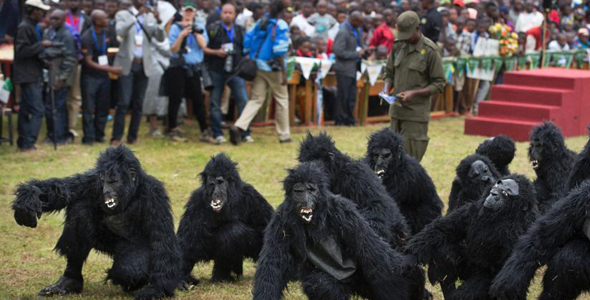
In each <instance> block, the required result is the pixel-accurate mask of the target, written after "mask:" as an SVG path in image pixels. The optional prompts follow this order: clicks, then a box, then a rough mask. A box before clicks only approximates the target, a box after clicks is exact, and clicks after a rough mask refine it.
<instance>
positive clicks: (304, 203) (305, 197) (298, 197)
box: [293, 182, 319, 223]
mask: <svg viewBox="0 0 590 300" xmlns="http://www.w3.org/2000/svg"><path fill="white" fill-rule="evenodd" d="M318 196H319V189H318V186H317V184H314V183H310V182H305V183H304V182H298V183H295V184H294V185H293V200H294V202H295V205H296V207H297V211H298V213H299V217H300V218H301V219H302V220H303V221H304V222H305V223H311V221H312V219H313V210H314V208H315V206H316V203H317V200H318Z"/></svg>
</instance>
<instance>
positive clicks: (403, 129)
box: [384, 11, 445, 161]
mask: <svg viewBox="0 0 590 300" xmlns="http://www.w3.org/2000/svg"><path fill="white" fill-rule="evenodd" d="M397 28H398V36H397V37H396V41H395V44H394V45H393V49H392V50H391V54H390V55H389V59H388V61H387V66H385V76H384V81H385V91H387V93H390V92H391V89H392V88H393V91H394V93H395V95H396V96H397V97H398V101H396V102H395V103H394V104H392V105H391V107H390V108H389V115H390V116H391V130H393V131H394V132H397V133H399V134H400V135H401V136H402V137H403V138H404V149H405V152H406V153H407V154H408V155H410V156H412V157H414V158H416V159H417V160H418V161H420V160H422V157H423V156H424V153H425V152H426V148H427V147H428V121H429V120H430V98H431V96H432V95H436V94H438V93H442V91H443V89H444V86H445V78H444V76H443V69H442V60H441V58H440V49H439V48H438V46H436V44H435V43H433V42H432V41H431V40H429V39H428V38H426V37H425V36H424V35H422V33H421V32H420V19H419V18H418V15H417V14H416V13H415V12H413V11H407V12H404V13H402V14H401V15H400V16H399V17H398V19H397Z"/></svg>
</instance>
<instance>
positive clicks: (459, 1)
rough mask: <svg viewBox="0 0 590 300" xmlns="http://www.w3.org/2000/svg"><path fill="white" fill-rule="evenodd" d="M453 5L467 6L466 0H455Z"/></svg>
mask: <svg viewBox="0 0 590 300" xmlns="http://www.w3.org/2000/svg"><path fill="white" fill-rule="evenodd" d="M453 5H457V6H459V7H465V2H463V0H455V1H453Z"/></svg>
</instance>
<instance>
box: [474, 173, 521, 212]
mask: <svg viewBox="0 0 590 300" xmlns="http://www.w3.org/2000/svg"><path fill="white" fill-rule="evenodd" d="M518 195H519V187H518V183H516V181H514V179H503V180H499V181H498V182H497V183H496V184H495V185H494V186H493V187H492V189H491V190H490V194H489V195H488V197H487V198H486V200H485V202H484V203H483V206H484V207H485V208H487V209H489V210H492V211H498V210H500V209H501V208H503V207H504V206H506V205H508V204H507V201H510V200H511V198H513V197H517V196H518Z"/></svg>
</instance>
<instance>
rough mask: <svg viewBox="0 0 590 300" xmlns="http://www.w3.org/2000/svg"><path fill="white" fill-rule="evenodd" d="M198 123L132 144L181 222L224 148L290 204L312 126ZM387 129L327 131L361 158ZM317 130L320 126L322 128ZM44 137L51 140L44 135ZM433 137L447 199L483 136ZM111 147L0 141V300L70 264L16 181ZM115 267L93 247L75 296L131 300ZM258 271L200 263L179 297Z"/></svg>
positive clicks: (443, 126)
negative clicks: (219, 139) (291, 178)
mask: <svg viewBox="0 0 590 300" xmlns="http://www.w3.org/2000/svg"><path fill="white" fill-rule="evenodd" d="M196 126H197V125H196V124H195V122H192V123H190V124H187V125H185V126H184V129H185V130H186V133H187V136H188V137H189V138H190V142H189V143H183V144H179V143H172V142H170V141H168V140H167V139H148V138H144V136H145V134H146V130H147V125H146V124H142V131H141V135H140V136H141V139H140V141H139V144H137V145H134V146H132V148H133V150H134V151H135V153H136V154H137V156H138V157H139V159H140V161H141V163H142V165H143V167H144V168H145V170H146V171H147V172H148V173H150V174H151V175H153V176H155V177H157V178H158V179H160V180H162V181H163V182H165V183H166V188H167V190H168V193H169V195H170V199H171V201H172V207H173V212H174V216H175V221H176V223H178V221H179V218H180V216H181V215H182V213H183V206H184V204H185V202H186V200H187V199H188V197H189V195H190V193H191V191H192V190H194V189H196V188H197V187H198V186H199V182H198V178H197V175H198V174H199V173H200V172H201V171H202V169H203V167H204V166H205V164H206V163H207V161H208V159H209V158H210V157H211V156H212V155H215V154H216V153H218V152H220V151H224V152H226V153H227V154H228V155H230V156H231V157H232V159H234V160H235V161H236V162H238V163H239V169H240V174H241V176H242V178H243V179H244V180H245V181H247V182H249V183H251V184H253V185H254V186H255V187H256V188H257V189H258V191H259V192H260V193H262V195H264V196H265V197H266V199H267V200H268V201H269V202H270V203H271V204H272V205H273V206H275V207H276V206H277V205H278V204H280V203H281V202H282V201H283V191H282V183H281V181H282V179H283V178H284V177H285V175H286V172H285V169H286V168H290V167H293V166H295V164H296V160H295V158H296V156H297V148H298V141H300V140H301V139H302V138H303V136H304V134H305V132H306V131H307V129H306V128H294V129H293V138H294V141H295V143H291V144H279V143H278V140H277V136H276V134H275V132H274V128H256V129H254V138H255V139H256V142H255V143H253V144H244V145H242V146H240V147H233V146H231V145H229V144H225V145H222V146H213V145H207V144H202V143H199V142H197V139H198V133H197V130H196ZM383 126H385V125H384V124H381V125H372V126H367V127H354V128H334V127H328V128H325V130H327V131H328V132H329V133H330V134H331V135H332V136H333V137H334V139H335V140H336V145H337V147H338V148H339V149H340V150H342V151H343V152H345V153H347V154H349V155H351V156H353V157H361V156H363V155H364V152H365V147H366V142H367V136H368V134H370V133H371V132H373V131H376V130H378V129H380V128H381V127H383ZM108 127H109V128H110V127H112V123H109V124H108ZM311 130H312V131H313V132H317V131H318V129H317V128H311ZM109 133H110V132H109ZM40 136H41V137H44V133H42V134H41V135H40ZM430 137H431V140H430V145H429V148H428V152H427V153H426V156H425V158H424V161H423V165H424V166H425V168H426V169H427V171H428V172H429V174H430V176H431V177H432V178H433V180H434V183H435V184H436V186H437V188H438V193H439V195H440V197H441V198H442V199H443V200H444V201H445V202H446V201H447V199H448V195H449V191H450V187H451V182H452V180H453V178H454V176H455V173H454V169H455V167H456V166H457V164H458V163H459V161H460V160H461V159H462V158H463V157H465V156H466V155H468V154H471V153H472V152H473V151H474V150H475V148H476V147H477V145H478V144H479V142H481V140H482V139H483V138H482V137H473V136H465V135H463V120H462V119H458V118H447V119H443V120H438V121H433V122H431V123H430ZM41 139H42V138H40V140H41ZM585 142H586V138H585V137H579V138H571V139H567V144H568V146H569V147H570V148H571V149H573V150H575V151H580V150H581V149H582V147H583V145H584V144H585ZM105 147H106V145H95V146H92V147H88V146H82V145H80V144H79V143H77V144H75V145H70V146H64V147H60V148H59V149H58V151H57V152H55V151H53V148H52V147H51V146H40V147H39V150H38V151H36V152H31V153H17V152H16V148H15V147H9V146H7V145H6V144H3V145H2V146H0V170H2V171H1V173H0V174H1V176H0V205H1V206H2V207H3V208H4V209H2V210H0V233H1V234H2V241H1V242H0V282H1V283H2V288H0V299H36V293H37V291H39V290H40V289H42V288H43V287H44V286H46V285H48V284H51V283H54V282H55V281H56V280H57V279H58V278H59V276H60V275H61V274H62V272H63V269H64V267H65V260H64V259H63V258H61V257H59V256H58V255H57V254H56V253H55V252H53V247H54V245H55V243H56V241H57V239H58V237H59V235H60V233H61V231H62V222H63V214H52V215H44V216H43V217H42V218H41V220H40V222H39V225H38V227H37V228H35V229H30V228H26V227H20V226H18V225H17V224H16V223H15V222H14V219H13V215H12V210H11V209H10V204H11V202H12V200H13V191H14V187H15V185H16V184H18V183H19V182H23V181H25V180H27V179H29V178H40V179H45V178H49V177H63V176H68V175H71V174H74V173H77V172H82V171H84V170H87V169H89V168H91V167H92V166H93V165H94V162H95V160H96V157H97V156H98V154H99V153H100V151H101V150H103V149H104V148H105ZM526 149H527V145H526V144H525V143H518V144H517V152H516V159H515V160H514V162H513V163H512V165H511V170H512V171H513V172H517V173H522V174H525V175H527V176H529V177H530V178H533V177H534V172H533V171H532V169H531V168H530V167H529V164H528V160H527V158H526ZM110 264H111V260H110V258H108V257H107V256H104V255H101V254H98V253H96V252H92V253H91V255H90V257H89V258H88V260H87V262H86V265H85V267H84V271H83V274H84V277H85V287H84V292H83V294H82V296H72V297H69V298H72V299H129V298H130V296H129V295H126V294H124V293H123V292H122V291H121V290H120V289H119V288H118V287H116V286H113V285H111V284H104V283H103V280H104V278H105V271H106V269H107V268H109V266H110ZM254 271H255V266H254V265H253V264H252V263H251V262H249V261H248V262H246V263H245V268H244V277H243V279H242V280H241V281H239V282H237V283H232V284H216V285H213V284H211V283H209V282H208V279H209V278H210V274H211V264H204V265H198V266H197V267H196V268H195V272H194V274H195V275H196V276H197V277H198V278H200V279H202V281H201V282H202V283H201V284H200V285H199V286H197V287H196V288H195V289H194V290H192V291H190V292H179V293H177V299H207V300H214V299H215V300H216V299H228V300H234V299H251V287H252V278H253V276H254ZM540 279H541V277H540V276H539V274H538V275H537V278H536V280H535V283H534V284H533V285H532V286H531V296H530V297H529V298H530V299H533V298H534V297H535V296H536V295H538V293H539V291H540V287H539V283H540ZM428 288H429V289H430V290H431V291H433V294H434V295H435V299H442V294H441V293H440V289H439V288H438V287H430V286H429V287H428ZM285 298H286V299H305V297H304V296H303V295H302V293H301V292H300V288H299V285H298V284H292V285H291V286H290V288H289V291H288V292H287V295H286V297H285ZM586 299H590V298H586Z"/></svg>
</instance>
